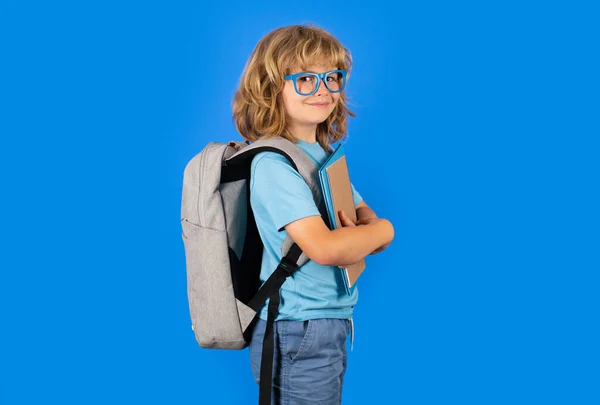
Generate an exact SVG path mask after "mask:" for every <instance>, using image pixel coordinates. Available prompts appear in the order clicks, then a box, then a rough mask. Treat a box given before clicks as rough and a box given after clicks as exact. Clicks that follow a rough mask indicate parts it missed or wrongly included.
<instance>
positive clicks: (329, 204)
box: [319, 144, 366, 294]
mask: <svg viewBox="0 0 600 405" xmlns="http://www.w3.org/2000/svg"><path fill="white" fill-rule="evenodd" d="M319 180H320V181H321V188H322V191H323V199H324V200H325V207H326V209H327V216H328V219H329V226H330V229H332V230H333V229H338V228H341V227H342V223H341V221H340V218H339V215H338V212H339V211H340V210H342V211H344V213H345V214H346V216H347V217H348V218H350V220H351V221H352V222H354V223H356V220H357V217H356V207H355V206H354V196H353V195H352V185H351V183H350V174H349V172H348V163H347V160H346V155H345V153H344V146H343V145H342V144H340V145H338V146H337V147H336V149H335V150H334V151H333V153H332V154H331V155H330V156H329V157H328V158H327V160H326V161H325V163H323V166H321V168H320V169H319ZM365 268H366V263H365V260H364V259H363V260H361V261H359V262H358V263H354V264H352V265H351V266H348V267H346V268H343V269H341V272H342V279H343V280H344V286H345V288H346V293H348V294H351V293H352V291H353V289H354V286H355V285H356V281H357V279H358V277H359V276H360V275H361V273H362V272H363V270H364V269H365Z"/></svg>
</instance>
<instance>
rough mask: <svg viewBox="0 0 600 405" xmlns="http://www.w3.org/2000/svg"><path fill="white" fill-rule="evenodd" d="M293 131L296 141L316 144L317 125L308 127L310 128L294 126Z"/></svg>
mask: <svg viewBox="0 0 600 405" xmlns="http://www.w3.org/2000/svg"><path fill="white" fill-rule="evenodd" d="M290 129H291V132H292V134H293V136H294V138H296V139H300V140H302V141H304V142H308V143H315V142H317V126H316V125H308V126H294V127H292V128H290Z"/></svg>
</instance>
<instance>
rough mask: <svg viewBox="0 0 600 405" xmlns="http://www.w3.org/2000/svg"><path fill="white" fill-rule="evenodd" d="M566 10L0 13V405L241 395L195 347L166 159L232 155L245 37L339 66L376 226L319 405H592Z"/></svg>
mask: <svg viewBox="0 0 600 405" xmlns="http://www.w3.org/2000/svg"><path fill="white" fill-rule="evenodd" d="M598 15H599V14H598V9H597V8H596V7H593V6H592V2H588V3H584V2H577V1H569V2H567V1H563V2H558V1H550V2H526V1H521V2H514V1H513V2H510V1H508V2H507V1H503V2H497V1H496V2H467V1H457V2H434V1H420V2H401V3H398V4H396V5H393V6H392V3H383V2H381V1H368V2H360V3H359V2H356V3H354V2H333V3H331V2H325V3H323V2H321V3H319V2H317V3H311V2H308V3H306V2H300V3H299V2H275V1H261V2H260V3H257V4H248V3H246V2H244V1H229V2H225V3H222V4H220V5H217V4H216V3H206V4H201V3H200V2H192V1H187V2H184V1H179V2H175V1H170V2H155V1H152V2H110V1H105V2H98V1H93V2H64V1H59V2H45V3H35V2H28V1H19V2H17V1H3V2H2V4H1V5H0V38H2V40H1V42H0V46H1V54H0V55H1V56H0V57H1V61H2V62H1V64H0V69H1V74H0V100H1V105H0V107H1V108H0V114H1V115H0V117H1V118H0V134H1V138H0V139H1V145H2V146H1V148H0V176H1V179H2V181H1V185H2V209H1V210H0V212H1V213H0V219H1V222H0V224H1V226H0V228H1V234H2V240H1V242H2V244H1V246H2V247H1V250H0V251H1V255H0V267H1V269H2V273H1V274H2V281H1V283H0V289H1V290H0V300H1V302H0V305H1V308H2V310H1V314H2V315H1V325H2V329H1V334H0V336H1V337H0V339H1V346H0V347H1V349H0V354H1V358H0V372H1V380H0V403H2V404H29V403H61V404H88V403H89V404H91V403H101V404H106V403H115V404H116V403H118V404H138V403H148V404H149V403H152V404H154V403H156V404H184V403H185V404H188V403H190V404H191V403H195V404H253V403H257V398H258V387H257V386H256V385H255V383H254V381H253V379H252V373H251V369H250V363H249V358H248V352H247V351H242V352H224V351H210V350H205V349H200V348H199V347H198V346H197V344H196V342H195V340H194V337H193V333H192V330H191V327H190V321H189V313H188V307H187V297H186V285H185V283H186V280H185V267H184V260H185V258H184V251H183V244H182V241H181V228H180V224H179V210H180V202H181V185H182V174H183V169H184V166H185V164H186V162H187V161H188V160H189V159H190V158H192V156H194V155H195V154H196V153H198V152H199V151H200V150H201V149H202V147H203V146H204V145H205V144H206V143H207V142H208V141H211V140H217V141H229V140H237V139H240V137H239V135H238V134H237V133H236V131H235V128H234V126H233V124H232V122H231V109H230V107H231V100H232V97H233V94H234V91H235V89H236V86H237V83H238V80H239V77H240V74H241V72H242V69H243V67H244V63H245V61H246V58H247V57H248V55H249V54H250V52H251V51H252V49H253V47H254V45H255V44H256V43H257V41H258V40H259V39H260V38H261V37H262V36H263V35H265V34H266V33H267V32H269V31H270V30H272V29H274V28H277V27H279V26H282V25H288V24H294V23H316V24H318V25H320V26H322V27H323V28H326V29H328V30H329V31H330V32H331V33H333V34H334V35H336V36H337V37H338V38H339V39H340V40H341V41H342V42H343V43H344V44H345V45H346V46H347V47H348V48H349V49H350V50H351V51H352V53H353V56H354V59H355V69H354V71H353V73H352V77H351V78H350V81H349V83H348V88H347V91H348V94H349V96H350V98H351V104H350V105H351V107H352V108H353V111H354V112H356V113H357V118H355V119H352V120H351V121H350V125H349V139H348V142H347V144H346V146H345V148H346V153H347V155H348V160H349V164H350V172H351V173H350V174H351V177H352V179H353V182H354V184H355V185H356V188H357V190H358V191H359V192H360V193H361V194H362V196H363V197H364V198H365V200H366V202H367V203H368V204H370V205H371V206H372V207H373V208H374V210H375V211H376V213H377V214H379V215H380V216H383V217H385V218H388V219H390V220H391V221H392V222H393V223H394V225H395V229H396V238H395V240H394V243H393V244H392V246H391V247H390V248H389V249H388V250H387V251H385V252H384V253H381V254H380V255H377V256H373V257H370V258H369V259H368V267H369V269H370V270H369V271H368V272H367V273H365V275H364V277H363V278H362V279H361V283H360V293H361V296H360V299H359V304H358V306H357V308H356V312H355V321H356V343H355V347H354V351H353V352H352V353H350V355H349V365H348V372H347V375H346V384H345V387H344V404H347V405H349V404H367V403H368V404H387V403H390V404H411V405H417V404H461V405H465V404H551V403H552V404H598V403H600V387H599V381H600V366H599V364H600V363H599V360H600V356H599V350H598V346H599V345H598V342H599V340H600V339H599V338H600V336H599V333H598V321H599V309H600V303H599V302H598V301H599V299H598V287H599V283H598V281H599V277H598V272H599V270H600V263H599V257H598V255H599V242H600V232H599V225H600V224H599V222H600V221H599V220H598V219H599V218H598V207H599V206H600V204H599V199H598V187H599V173H600V170H599V169H600V168H599V167H598V166H599V164H598V155H599V148H598V146H599V144H598V136H599V135H600V125H599V122H598V121H599V107H600V102H599V96H598V95H599V94H600V93H599V92H598V90H599V83H598V82H599V79H598V77H599V75H598V72H599V71H600V66H599V64H598V60H597V57H598V49H599V38H600V33H599V28H598Z"/></svg>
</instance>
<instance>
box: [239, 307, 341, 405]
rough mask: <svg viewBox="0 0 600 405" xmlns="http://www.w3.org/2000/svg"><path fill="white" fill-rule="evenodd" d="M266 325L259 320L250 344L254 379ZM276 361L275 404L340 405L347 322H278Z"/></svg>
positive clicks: (276, 326) (323, 320) (274, 375)
mask: <svg viewBox="0 0 600 405" xmlns="http://www.w3.org/2000/svg"><path fill="white" fill-rule="evenodd" d="M266 324H267V323H266V322H265V321H263V320H262V319H258V322H257V324H256V326H255V328H254V331H253V333H252V340H251V342H250V361H251V363H252V372H253V373H254V379H255V380H256V382H257V383H260V362H261V356H262V344H263V338H264V336H265V327H266ZM273 328H274V330H275V354H274V358H273V391H272V393H271V403H272V404H273V405H309V404H319V405H339V404H341V402H342V385H343V383H344V374H345V372H346V358H347V354H346V339H347V338H348V334H349V333H350V321H349V320H347V319H329V318H327V319H311V320H308V321H277V322H275V325H274V327H273Z"/></svg>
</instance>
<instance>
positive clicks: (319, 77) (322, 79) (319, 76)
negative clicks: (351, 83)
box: [283, 69, 346, 96]
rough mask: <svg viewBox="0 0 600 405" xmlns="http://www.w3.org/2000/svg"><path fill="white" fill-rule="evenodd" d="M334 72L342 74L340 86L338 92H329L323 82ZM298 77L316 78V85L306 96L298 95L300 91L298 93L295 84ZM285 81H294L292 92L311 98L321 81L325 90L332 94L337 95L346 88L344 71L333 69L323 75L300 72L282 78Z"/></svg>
mask: <svg viewBox="0 0 600 405" xmlns="http://www.w3.org/2000/svg"><path fill="white" fill-rule="evenodd" d="M335 72H340V73H341V74H342V86H341V87H340V89H339V90H331V89H330V88H329V86H328V85H327V81H326V80H325V79H326V78H327V75H329V74H331V73H335ZM299 76H313V77H316V78H317V85H316V86H315V89H314V90H313V91H312V92H310V93H308V94H304V93H300V91H298V85H297V83H296V79H297V78H298V77H299ZM283 78H284V79H285V80H293V81H294V90H296V93H298V94H300V95H301V96H312V95H313V94H315V93H316V92H317V91H318V90H319V86H320V85H321V81H323V83H325V87H327V90H329V91H330V92H332V93H339V92H340V91H342V90H344V88H345V87H346V71H345V70H344V69H335V70H330V71H329V72H325V73H313V72H300V73H294V74H293V75H287V76H284V77H283Z"/></svg>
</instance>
